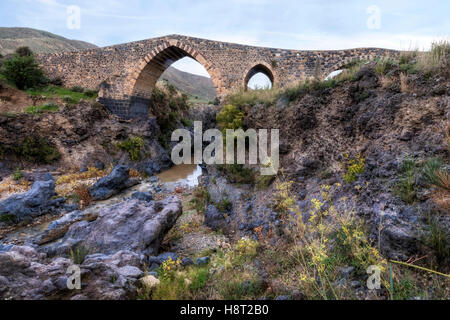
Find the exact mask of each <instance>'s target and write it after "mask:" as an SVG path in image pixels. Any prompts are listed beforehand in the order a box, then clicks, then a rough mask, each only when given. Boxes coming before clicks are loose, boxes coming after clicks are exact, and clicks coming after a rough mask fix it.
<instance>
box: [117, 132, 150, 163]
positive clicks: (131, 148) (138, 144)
mask: <svg viewBox="0 0 450 320" xmlns="http://www.w3.org/2000/svg"><path fill="white" fill-rule="evenodd" d="M144 145H145V142H144V139H142V138H141V137H135V138H129V139H127V140H125V141H123V142H120V143H118V144H117V146H118V147H119V148H120V149H123V150H126V151H127V152H128V154H129V156H130V159H131V160H132V161H139V160H141V154H140V153H141V150H142V149H143V148H144Z"/></svg>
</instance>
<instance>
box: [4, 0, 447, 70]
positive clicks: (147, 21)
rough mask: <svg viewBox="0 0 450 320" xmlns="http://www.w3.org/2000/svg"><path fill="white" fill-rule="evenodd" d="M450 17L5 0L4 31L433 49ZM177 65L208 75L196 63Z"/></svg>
mask: <svg viewBox="0 0 450 320" xmlns="http://www.w3.org/2000/svg"><path fill="white" fill-rule="evenodd" d="M449 12H450V1H449V0H441V1H439V0H427V1H423V0H407V1H406V0H397V1H394V0H389V1H388V0H341V1H335V0H334V1H324V0H316V1H313V0H295V1H284V0H279V1H277V0H219V1H216V0H206V1H203V0H189V1H188V0H147V1H144V0H126V1H123V0H121V1H119V0H109V1H101V0H96V1H92V0H78V1H77V0H1V1H0V26H1V27H30V28H36V29H41V30H46V31H49V32H52V33H55V34H58V35H61V36H63V37H66V38H69V39H76V40H84V41H87V42H91V43H93V44H96V45H98V46H107V45H114V44H119V43H124V42H130V41H136V40H142V39H147V38H153V37H159V36H164V35H168V34H183V35H187V36H193V37H200V38H206V39H212V40H219V41H228V42H235V43H240V44H248V45H257V46H265V47H276V48H284V49H299V50H308V49H311V50H312V49H319V50H320V49H348V48H355V47H383V48H390V49H400V50H402V49H403V50H407V49H421V50H426V49H428V48H429V47H430V44H431V42H432V41H434V40H440V39H448V38H449V36H450V18H449ZM78 13H79V15H78ZM78 17H79V18H78ZM174 66H176V67H177V68H178V69H181V70H183V71H187V72H191V73H195V74H200V75H205V76H207V72H206V70H205V69H204V68H203V67H202V66H200V65H199V64H198V63H196V62H195V61H193V60H192V59H182V60H180V61H178V62H176V63H175V64H174Z"/></svg>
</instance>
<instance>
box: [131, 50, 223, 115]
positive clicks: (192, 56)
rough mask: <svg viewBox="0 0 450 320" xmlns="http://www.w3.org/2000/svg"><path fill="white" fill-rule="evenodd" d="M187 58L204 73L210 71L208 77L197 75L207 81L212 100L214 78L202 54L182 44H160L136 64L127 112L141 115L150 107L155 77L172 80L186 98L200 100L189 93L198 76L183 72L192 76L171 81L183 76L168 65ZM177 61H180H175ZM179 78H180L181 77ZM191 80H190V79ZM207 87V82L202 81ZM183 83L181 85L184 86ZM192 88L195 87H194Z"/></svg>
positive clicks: (214, 91)
mask: <svg viewBox="0 0 450 320" xmlns="http://www.w3.org/2000/svg"><path fill="white" fill-rule="evenodd" d="M186 60H190V61H192V60H193V61H192V62H194V61H195V64H198V66H197V67H198V68H202V69H203V71H204V72H203V75H206V74H208V75H210V77H209V78H205V79H200V80H203V81H205V83H206V82H208V81H210V82H212V84H211V83H210V84H209V88H208V89H209V95H211V96H213V97H212V99H211V100H214V98H215V97H216V95H217V80H216V79H214V78H213V77H212V74H211V66H210V65H209V64H208V62H207V61H206V60H205V58H204V57H203V56H202V55H201V54H200V53H198V52H196V51H195V50H193V49H192V48H188V47H187V46H184V45H179V46H178V45H172V44H171V45H169V44H166V45H165V46H160V47H158V49H157V50H156V52H155V51H153V52H152V53H150V54H148V55H147V56H146V57H145V58H144V61H143V62H142V63H141V64H140V66H138V69H137V71H136V72H135V81H134V83H133V87H132V94H131V105H130V115H131V116H140V115H145V114H147V113H148V110H149V107H150V105H151V103H152V101H151V98H152V93H153V91H154V89H155V87H156V86H157V83H158V81H163V82H169V83H171V84H173V85H174V86H175V87H176V88H177V89H178V90H179V91H180V92H181V93H186V94H188V96H190V97H189V98H192V99H194V100H195V99H196V98H197V99H198V100H200V98H201V97H200V96H199V95H196V94H195V93H192V92H193V91H192V90H193V89H195V86H196V85H197V84H198V83H199V79H195V75H194V80H192V79H193V78H192V74H191V75H187V76H186V75H185V76H184V78H186V77H191V79H190V81H189V80H187V81H184V83H179V85H177V84H174V83H173V82H176V81H180V78H183V75H182V72H183V71H181V70H178V69H176V68H169V67H170V66H172V65H173V64H174V63H176V62H183V61H186ZM176 65H179V63H177V64H175V66H176ZM181 82H182V81H181ZM189 82H190V83H189ZM203 85H204V86H206V87H208V84H203ZM183 86H184V87H183ZM194 91H195V90H194Z"/></svg>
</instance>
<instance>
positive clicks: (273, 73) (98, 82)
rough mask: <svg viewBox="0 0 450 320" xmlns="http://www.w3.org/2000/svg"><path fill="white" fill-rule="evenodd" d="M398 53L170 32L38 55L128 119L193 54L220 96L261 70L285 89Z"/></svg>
mask: <svg viewBox="0 0 450 320" xmlns="http://www.w3.org/2000/svg"><path fill="white" fill-rule="evenodd" d="M398 54H399V52H398V51H394V50H387V49H378V48H359V49H349V50H327V51H304V50H285V49H275V48H263V47H255V46H247V45H240V44H233V43H226V42H220V41H212V40H206V39H198V38H192V37H187V36H181V35H170V36H165V37H160V38H153V39H148V40H142V41H137V42H130V43H125V44H120V45H115V46H111V47H104V48H97V49H89V50H83V51H75V52H63V53H56V54H48V55H39V56H38V57H37V58H38V61H39V62H40V64H41V65H42V67H43V68H44V70H45V71H46V73H47V74H48V75H49V76H50V77H54V78H56V77H59V78H61V79H62V80H63V83H64V85H65V86H67V87H71V86H81V87H84V88H89V89H97V90H99V102H101V103H102V104H104V105H105V106H107V107H108V108H109V110H111V112H113V113H115V114H117V115H119V116H121V117H124V118H131V117H138V116H145V115H147V114H148V107H149V105H150V98H151V93H152V91H153V88H154V86H155V84H156V82H157V80H158V78H159V77H160V76H161V74H162V73H163V72H164V71H165V70H166V69H167V68H168V67H169V66H170V65H171V64H172V63H174V62H175V61H177V60H179V59H181V58H184V57H191V58H193V59H195V60H196V61H198V62H199V63H200V64H201V65H203V67H205V69H206V70H207V71H208V73H209V75H210V76H211V79H212V82H213V84H214V86H215V88H216V92H217V95H218V96H219V97H223V96H225V95H227V94H229V93H232V92H234V91H238V90H240V89H242V88H244V89H246V88H247V84H248V81H249V80H250V78H251V77H252V76H253V75H254V74H256V73H259V72H262V73H264V74H265V75H267V76H268V78H269V79H270V80H271V82H272V85H274V86H278V87H285V86H288V85H290V84H293V83H295V82H299V81H300V80H303V79H305V78H308V77H312V76H314V75H317V74H322V75H327V74H329V73H330V72H332V71H335V70H338V69H339V68H341V67H342V66H344V65H346V64H348V63H350V62H352V61H353V60H371V59H374V58H376V57H395V56H397V55H398Z"/></svg>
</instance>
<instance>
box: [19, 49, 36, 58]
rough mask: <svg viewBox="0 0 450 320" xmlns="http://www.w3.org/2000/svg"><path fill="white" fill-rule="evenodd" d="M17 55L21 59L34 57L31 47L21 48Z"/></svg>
mask: <svg viewBox="0 0 450 320" xmlns="http://www.w3.org/2000/svg"><path fill="white" fill-rule="evenodd" d="M16 54H18V55H19V56H21V57H31V56H33V51H31V49H30V48H29V47H19V48H17V49H16Z"/></svg>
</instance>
